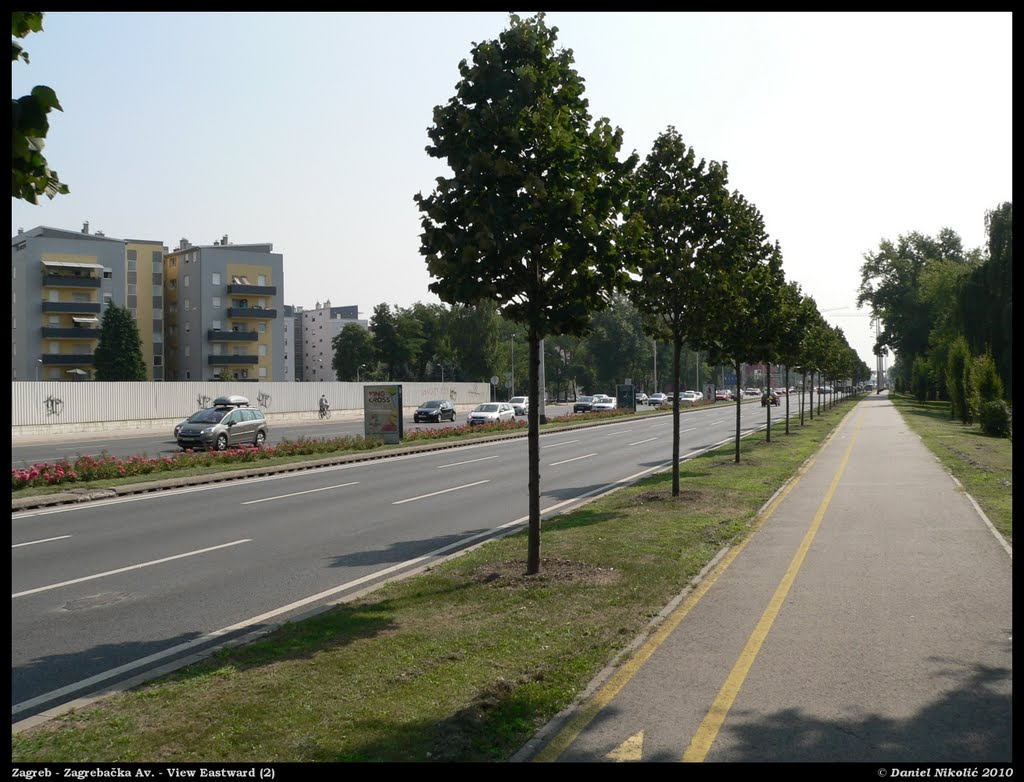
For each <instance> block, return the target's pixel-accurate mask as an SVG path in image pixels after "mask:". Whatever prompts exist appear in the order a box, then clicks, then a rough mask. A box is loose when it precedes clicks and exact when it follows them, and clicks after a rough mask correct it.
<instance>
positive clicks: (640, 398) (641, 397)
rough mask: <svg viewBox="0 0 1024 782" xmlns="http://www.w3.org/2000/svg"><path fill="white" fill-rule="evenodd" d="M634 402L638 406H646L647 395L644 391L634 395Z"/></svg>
mask: <svg viewBox="0 0 1024 782" xmlns="http://www.w3.org/2000/svg"><path fill="white" fill-rule="evenodd" d="M633 400H634V401H635V402H636V403H637V404H638V405H646V404H647V394H645V393H644V392H643V391H640V392H639V393H637V394H636V395H634V397H633Z"/></svg>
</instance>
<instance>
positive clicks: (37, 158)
mask: <svg viewBox="0 0 1024 782" xmlns="http://www.w3.org/2000/svg"><path fill="white" fill-rule="evenodd" d="M42 29H43V12H42V11H11V38H12V39H14V40H12V41H11V61H12V62H17V61H18V60H22V61H24V62H25V63H26V64H27V63H28V61H29V59H28V52H26V51H25V50H24V49H23V48H22V46H21V44H20V43H19V42H18V40H17V39H21V38H24V37H25V36H27V35H28V34H29V33H38V32H41V31H42ZM54 109H56V110H57V111H63V109H62V108H61V106H60V102H59V101H58V100H57V93H55V92H54V91H53V90H52V89H51V88H49V87H45V86H41V85H40V86H36V87H33V88H32V93H31V94H30V95H24V96H22V97H20V98H18V99H16V100H15V99H12V100H11V196H12V197H14V198H20V199H21V200H23V201H28V202H30V203H33V204H37V203H39V196H41V195H45V196H47V197H48V198H54V197H55V196H57V195H58V194H61V195H66V194H67V193H68V192H69V190H68V186H67V185H65V184H63V183H62V182H61V181H60V178H59V177H58V176H57V172H56V171H53V170H51V169H50V166H49V164H48V163H47V161H46V158H45V157H44V156H43V147H44V145H45V141H46V134H47V133H48V132H49V130H50V121H49V119H48V115H49V113H50V112H51V111H53V110H54Z"/></svg>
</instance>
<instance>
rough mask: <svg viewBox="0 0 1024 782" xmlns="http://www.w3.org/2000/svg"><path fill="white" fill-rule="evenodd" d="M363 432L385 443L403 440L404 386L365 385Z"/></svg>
mask: <svg viewBox="0 0 1024 782" xmlns="http://www.w3.org/2000/svg"><path fill="white" fill-rule="evenodd" d="M363 421H364V423H363V433H364V435H365V436H366V437H379V438H380V439H381V440H383V441H384V442H385V443H390V444H397V443H400V442H402V434H403V432H402V387H401V386H400V385H387V386H363Z"/></svg>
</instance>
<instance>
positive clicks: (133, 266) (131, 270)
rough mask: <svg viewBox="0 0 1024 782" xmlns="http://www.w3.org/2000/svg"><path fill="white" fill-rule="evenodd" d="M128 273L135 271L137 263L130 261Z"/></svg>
mask: <svg viewBox="0 0 1024 782" xmlns="http://www.w3.org/2000/svg"><path fill="white" fill-rule="evenodd" d="M128 271H130V272H133V271H135V261H128Z"/></svg>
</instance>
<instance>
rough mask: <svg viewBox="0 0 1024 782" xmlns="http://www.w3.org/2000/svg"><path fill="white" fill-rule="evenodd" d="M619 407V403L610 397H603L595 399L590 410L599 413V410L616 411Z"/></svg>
mask: <svg viewBox="0 0 1024 782" xmlns="http://www.w3.org/2000/svg"><path fill="white" fill-rule="evenodd" d="M618 406H619V405H618V403H617V402H616V401H615V400H614V399H612V398H611V397H610V396H602V397H601V398H600V399H597V398H595V399H594V404H592V405H591V406H590V409H591V410H593V411H594V412H597V411H598V410H615V409H616V408H617V407H618Z"/></svg>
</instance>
